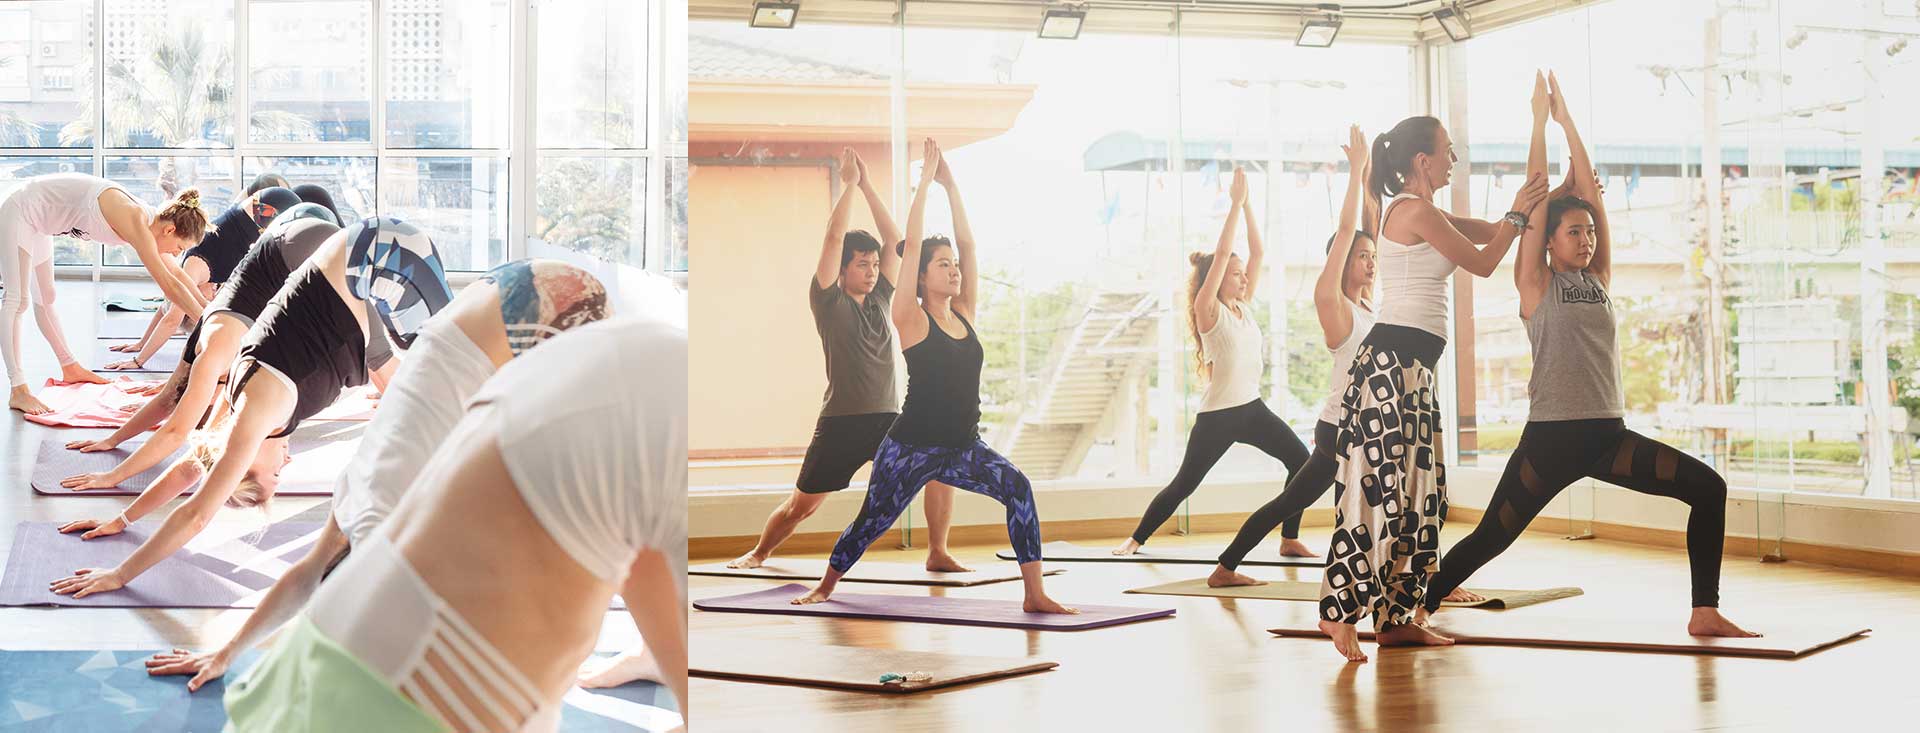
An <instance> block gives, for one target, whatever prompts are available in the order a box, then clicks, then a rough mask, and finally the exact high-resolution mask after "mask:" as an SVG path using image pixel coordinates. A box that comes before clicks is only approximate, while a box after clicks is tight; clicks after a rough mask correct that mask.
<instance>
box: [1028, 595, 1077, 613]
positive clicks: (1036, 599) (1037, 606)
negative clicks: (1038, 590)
mask: <svg viewBox="0 0 1920 733" xmlns="http://www.w3.org/2000/svg"><path fill="white" fill-rule="evenodd" d="M1020 607H1021V609H1022V610H1025V611H1026V612H1027V613H1079V612H1080V609H1078V608H1074V607H1072V606H1062V605H1060V603H1059V602H1057V601H1055V600H1053V599H1052V598H1048V597H1046V596H1045V595H1043V594H1034V595H1029V596H1027V602H1026V603H1023V604H1021V606H1020Z"/></svg>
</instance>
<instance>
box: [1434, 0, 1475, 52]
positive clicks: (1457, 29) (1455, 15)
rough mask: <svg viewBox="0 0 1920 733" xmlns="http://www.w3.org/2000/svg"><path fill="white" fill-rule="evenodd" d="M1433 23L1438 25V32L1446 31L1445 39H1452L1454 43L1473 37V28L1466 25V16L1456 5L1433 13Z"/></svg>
mask: <svg viewBox="0 0 1920 733" xmlns="http://www.w3.org/2000/svg"><path fill="white" fill-rule="evenodd" d="M1433 21H1434V22H1435V23H1439V24H1440V30H1443V31H1446V32H1447V37H1448V38H1451V39H1453V42H1454V43H1459V42H1461V41H1464V40H1467V39H1469V38H1472V37H1473V28H1471V27H1469V26H1468V25H1467V14H1466V12H1465V11H1463V10H1461V9H1460V5H1459V4H1458V3H1455V4H1454V5H1453V6H1452V7H1446V8H1441V9H1439V10H1435V11H1433Z"/></svg>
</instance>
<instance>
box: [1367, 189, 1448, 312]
mask: <svg viewBox="0 0 1920 733" xmlns="http://www.w3.org/2000/svg"><path fill="white" fill-rule="evenodd" d="M1411 198H1415V196H1414V195H1413V194H1410V193H1403V194H1400V195H1398V196H1395V197H1393V199H1392V200H1389V201H1388V202H1387V205H1386V206H1383V207H1381V208H1380V228H1379V232H1380V237H1379V239H1380V247H1379V254H1378V255H1377V256H1378V257H1379V262H1378V265H1379V266H1378V268H1377V269H1378V270H1379V271H1380V314H1379V319H1378V322H1379V323H1380V324H1382V325H1390V326H1406V327H1409V328H1417V329H1420V330H1422V331H1426V332H1427V333H1430V334H1433V335H1435V336H1439V337H1440V338H1442V339H1445V338H1446V337H1447V278H1448V277H1451V276H1452V275H1453V271H1454V268H1455V265H1454V264H1453V260H1449V259H1447V256H1446V255H1443V254H1441V253H1440V251H1439V250H1437V249H1434V248H1433V245H1432V244H1430V243H1425V242H1422V243H1420V244H1412V245H1409V244H1402V243H1400V242H1395V241H1393V240H1392V239H1389V238H1388V237H1387V226H1386V225H1387V215H1388V214H1389V213H1391V212H1392V211H1393V206H1394V204H1398V203H1400V202H1401V201H1403V200H1406V199H1411Z"/></svg>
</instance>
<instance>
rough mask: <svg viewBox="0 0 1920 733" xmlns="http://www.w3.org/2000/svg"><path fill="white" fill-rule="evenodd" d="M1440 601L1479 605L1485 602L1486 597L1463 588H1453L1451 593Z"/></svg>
mask: <svg viewBox="0 0 1920 733" xmlns="http://www.w3.org/2000/svg"><path fill="white" fill-rule="evenodd" d="M1440 600H1442V601H1451V602H1453V603H1479V602H1481V601H1484V600H1487V597H1486V596H1483V595H1480V594H1478V593H1475V592H1473V591H1470V590H1467V589H1465V588H1455V589H1453V592H1452V593H1448V594H1447V597H1445V598H1442V599H1440Z"/></svg>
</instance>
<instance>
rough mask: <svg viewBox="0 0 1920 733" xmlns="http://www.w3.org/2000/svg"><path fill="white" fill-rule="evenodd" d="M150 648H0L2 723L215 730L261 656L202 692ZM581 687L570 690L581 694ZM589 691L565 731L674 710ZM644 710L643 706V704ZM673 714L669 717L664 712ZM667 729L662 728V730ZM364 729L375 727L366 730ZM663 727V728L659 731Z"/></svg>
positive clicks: (665, 695)
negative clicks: (153, 670) (638, 710)
mask: <svg viewBox="0 0 1920 733" xmlns="http://www.w3.org/2000/svg"><path fill="white" fill-rule="evenodd" d="M155 652H156V650H151V649H149V650H145V651H97V650H86V651H46V652H17V651H6V652H0V695H4V698H3V699H0V730H5V731H9V732H12V731H33V732H35V733H39V732H41V731H45V732H46V733H121V732H122V731H125V732H126V733H133V732H134V731H139V732H140V733H218V731H219V730H220V728H221V727H222V726H224V725H226V723H227V710H226V707H225V706H223V705H222V704H221V702H220V698H221V696H222V695H224V694H226V689H227V688H226V681H227V680H230V679H239V676H240V675H241V674H243V673H244V672H245V671H246V670H247V669H248V668H250V667H252V666H253V664H254V663H255V662H256V661H258V660H259V658H260V652H248V653H247V654H246V655H244V656H242V657H241V658H240V660H239V661H238V662H236V663H235V664H234V665H233V667H232V668H230V669H228V670H227V675H226V676H225V677H223V678H221V679H219V680H215V681H214V682H213V683H211V684H208V685H207V686H205V687H202V688H200V691H199V692H193V693H189V692H187V679H188V678H187V677H184V676H177V677H152V676H149V675H148V674H147V664H146V662H147V659H148V658H149V657H152V656H153V655H154V653H155ZM581 692H582V691H579V690H576V691H575V693H573V694H576V695H577V694H580V693H581ZM584 692H585V693H586V694H589V695H594V696H596V697H599V698H612V699H611V700H600V701H599V702H602V703H608V704H600V705H592V707H595V708H597V709H600V710H601V711H602V712H589V711H588V710H585V709H583V708H581V707H579V706H575V705H571V704H570V705H568V706H566V708H565V709H564V711H563V712H562V714H561V722H560V730H563V731H567V732H568V733H575V732H576V731H577V732H579V733H599V732H600V731H637V730H648V729H647V728H643V727H640V725H638V724H637V723H629V722H624V721H623V720H622V719H621V718H623V717H628V718H629V719H634V720H643V719H644V717H643V716H623V715H622V711H620V710H618V709H617V708H621V707H625V708H629V711H627V712H629V713H631V712H632V711H631V709H632V708H633V706H634V704H638V705H646V706H652V707H656V708H663V709H666V710H677V709H678V706H676V705H675V704H674V702H673V693H671V692H669V691H667V689H666V688H665V687H661V686H660V685H656V684H653V683H650V682H635V683H632V684H627V685H622V686H620V687H615V688H610V689H604V690H585V691H584ZM642 712H645V711H642ZM667 717H672V716H667ZM661 730H662V731H664V729H661ZM365 733H373V732H372V731H366V732H365ZM656 733H658V732H656Z"/></svg>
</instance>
